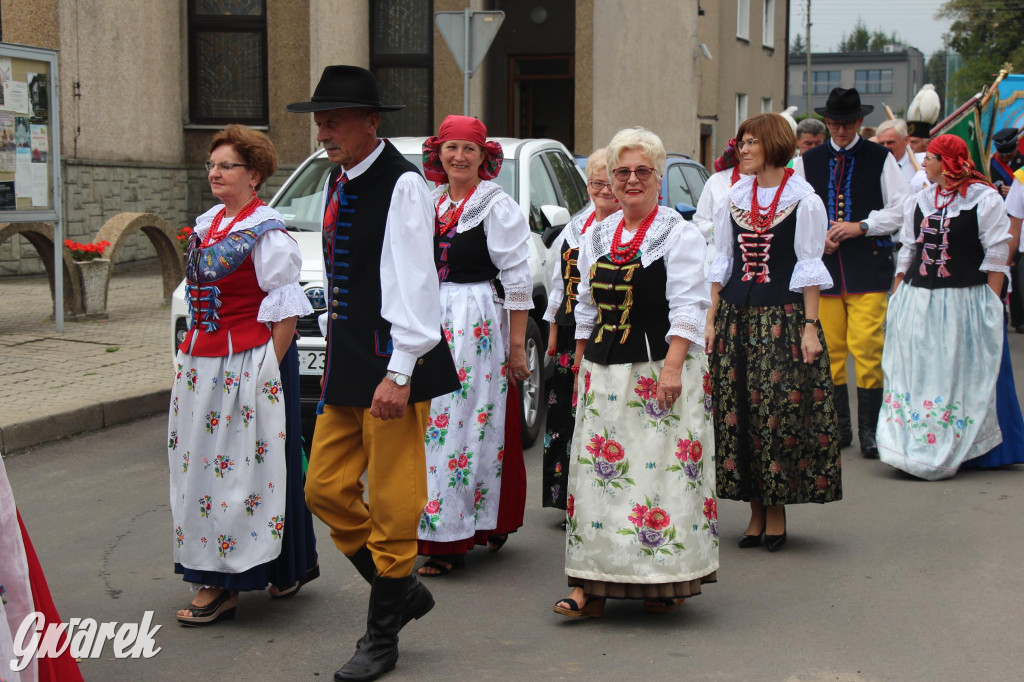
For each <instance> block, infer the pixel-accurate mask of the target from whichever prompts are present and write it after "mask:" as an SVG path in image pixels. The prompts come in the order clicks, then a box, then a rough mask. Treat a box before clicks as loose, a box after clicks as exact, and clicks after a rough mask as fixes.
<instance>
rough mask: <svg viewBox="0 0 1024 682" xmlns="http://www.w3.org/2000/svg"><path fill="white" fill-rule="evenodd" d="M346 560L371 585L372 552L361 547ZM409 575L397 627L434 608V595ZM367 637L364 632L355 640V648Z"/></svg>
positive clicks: (375, 568) (374, 570)
mask: <svg viewBox="0 0 1024 682" xmlns="http://www.w3.org/2000/svg"><path fill="white" fill-rule="evenodd" d="M348 560H349V561H351V562H352V565H353V566H355V567H356V570H357V571H359V575H361V576H363V580H365V581H366V582H368V583H369V584H370V585H373V579H374V578H375V577H377V567H376V565H374V563H373V554H371V553H370V550H369V549H367V548H366V547H363V548H362V549H360V550H359V551H358V552H356V553H355V554H353V555H352V556H350V557H348ZM409 577H410V578H412V584H411V585H410V586H409V588H408V590H406V593H405V608H404V610H403V611H402V624H401V625H400V626H399V628H404V627H405V625H406V623H408V622H409V621H410V620H412V619H414V618H417V619H418V618H422V617H423V616H425V615H427V613H428V612H429V611H430V609H432V608H434V595H432V594H430V590H428V589H427V588H426V586H424V584H423V583H421V582H420V581H419V578H417V577H416V576H415V575H411V576H409ZM367 637H368V634H364V635H363V636H362V638H361V639H360V640H359V641H358V642H356V649H358V648H360V647H361V646H363V644H365V643H366V639H367Z"/></svg>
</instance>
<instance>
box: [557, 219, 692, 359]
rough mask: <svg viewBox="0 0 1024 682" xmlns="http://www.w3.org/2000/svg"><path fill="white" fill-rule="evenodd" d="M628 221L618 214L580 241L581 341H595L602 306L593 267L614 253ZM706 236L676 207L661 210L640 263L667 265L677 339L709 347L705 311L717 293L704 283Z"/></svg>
mask: <svg viewBox="0 0 1024 682" xmlns="http://www.w3.org/2000/svg"><path fill="white" fill-rule="evenodd" d="M620 220H622V213H621V212H618V213H614V214H612V215H610V216H608V217H607V218H605V219H604V220H602V221H601V222H599V223H597V224H595V225H591V226H590V229H589V230H587V234H586V235H584V236H583V239H582V240H581V243H580V254H579V259H578V261H577V263H578V265H579V269H580V283H579V288H578V289H577V296H576V308H575V316H576V338H577V339H589V338H590V335H591V333H592V332H593V330H594V322H595V320H596V319H597V307H596V306H595V305H594V299H593V297H592V296H591V294H590V266H591V264H592V263H594V262H596V261H597V260H598V259H599V258H601V256H605V255H607V254H609V253H610V252H611V244H612V237H613V236H614V234H615V230H616V228H617V227H618V225H619V221H620ZM633 234H634V233H633V232H629V231H624V232H623V233H622V239H623V240H624V241H627V242H628V241H629V239H630V238H631V237H632V235H633ZM704 251H705V242H704V236H703V235H702V234H701V233H700V230H698V229H697V227H696V226H695V225H694V224H693V223H691V222H688V221H686V220H683V218H682V216H680V215H679V213H678V212H676V211H675V210H674V209H671V208H668V207H666V206H659V207H658V215H657V216H656V217H655V218H654V222H653V223H652V224H651V227H650V228H649V229H648V230H647V234H645V235H644V240H643V242H642V243H641V245H640V264H641V265H642V266H643V267H645V268H646V267H649V266H650V265H651V264H652V263H654V262H655V261H657V260H658V259H664V261H665V273H666V276H667V281H666V282H665V298H666V299H667V300H668V307H669V324H670V327H669V331H668V334H666V335H665V340H666V341H669V342H670V343H671V337H673V336H678V337H680V338H683V339H689V341H690V343H691V344H693V345H697V346H700V347H702V348H703V347H704V319H705V311H706V310H707V309H708V307H709V306H710V305H711V294H710V291H709V289H708V284H707V281H705V279H704Z"/></svg>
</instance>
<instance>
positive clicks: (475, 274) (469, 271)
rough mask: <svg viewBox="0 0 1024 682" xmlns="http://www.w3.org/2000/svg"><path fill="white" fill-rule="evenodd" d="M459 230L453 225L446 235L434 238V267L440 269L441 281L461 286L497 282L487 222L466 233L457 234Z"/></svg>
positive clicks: (438, 271) (438, 272)
mask: <svg viewBox="0 0 1024 682" xmlns="http://www.w3.org/2000/svg"><path fill="white" fill-rule="evenodd" d="M457 227H458V224H457V223H455V224H452V225H450V226H449V229H447V230H446V231H445V232H444V234H435V235H434V265H436V266H437V277H438V279H439V280H440V281H442V282H455V283H457V284H473V283H474V282H488V281H493V280H495V279H496V278H497V277H498V272H499V270H498V268H497V266H495V265H494V263H492V262H491V254H490V252H488V251H487V234H486V233H485V232H484V227H483V222H481V223H480V224H478V225H475V226H473V227H471V228H469V229H468V230H465V231H463V232H456V229H457Z"/></svg>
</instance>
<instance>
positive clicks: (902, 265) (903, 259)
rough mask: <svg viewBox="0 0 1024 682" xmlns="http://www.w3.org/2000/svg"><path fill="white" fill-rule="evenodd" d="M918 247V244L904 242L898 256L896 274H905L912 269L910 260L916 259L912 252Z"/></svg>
mask: <svg viewBox="0 0 1024 682" xmlns="http://www.w3.org/2000/svg"><path fill="white" fill-rule="evenodd" d="M916 248H917V245H916V244H915V245H914V246H907V245H906V244H904V245H903V246H902V247H901V248H900V252H899V255H897V256H896V274H897V275H905V274H907V271H908V270H910V261H912V260H914V254H913V253H912V252H913V251H914V250H915V249H916Z"/></svg>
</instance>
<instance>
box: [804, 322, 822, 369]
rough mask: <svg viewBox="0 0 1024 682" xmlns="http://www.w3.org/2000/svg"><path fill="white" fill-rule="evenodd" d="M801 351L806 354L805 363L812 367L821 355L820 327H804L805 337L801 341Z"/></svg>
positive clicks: (807, 325) (812, 325) (813, 325)
mask: <svg viewBox="0 0 1024 682" xmlns="http://www.w3.org/2000/svg"><path fill="white" fill-rule="evenodd" d="M800 349H801V350H802V351H803V354H804V362H805V363H807V364H808V365H810V364H811V363H813V362H814V361H815V360H817V359H818V356H819V355H821V350H822V348H821V341H819V340H818V326H817V325H815V324H805V325H804V335H803V338H802V339H801V340H800Z"/></svg>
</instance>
